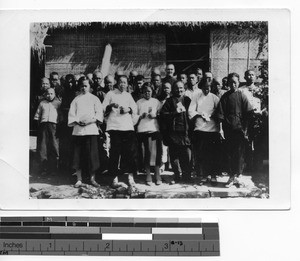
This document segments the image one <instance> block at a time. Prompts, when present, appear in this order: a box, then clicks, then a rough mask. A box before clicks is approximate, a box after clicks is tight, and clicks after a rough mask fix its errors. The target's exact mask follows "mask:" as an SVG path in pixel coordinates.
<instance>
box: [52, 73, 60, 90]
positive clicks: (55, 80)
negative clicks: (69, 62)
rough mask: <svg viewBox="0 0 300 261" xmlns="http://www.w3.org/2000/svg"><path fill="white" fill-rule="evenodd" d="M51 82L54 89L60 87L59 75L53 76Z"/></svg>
mask: <svg viewBox="0 0 300 261" xmlns="http://www.w3.org/2000/svg"><path fill="white" fill-rule="evenodd" d="M50 82H51V85H52V86H53V87H55V86H57V85H59V78H58V75H57V74H54V75H52V77H51V80H50Z"/></svg>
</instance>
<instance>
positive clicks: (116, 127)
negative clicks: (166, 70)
mask: <svg viewBox="0 0 300 261" xmlns="http://www.w3.org/2000/svg"><path fill="white" fill-rule="evenodd" d="M127 88H128V79H127V77H126V76H120V77H119V78H118V82H117V88H115V89H114V90H112V91H110V92H108V93H107V95H106V96H105V99H104V101H103V108H104V110H105V115H106V126H107V127H106V130H107V132H108V133H109V135H110V151H109V167H108V170H109V173H110V175H111V176H112V178H113V182H112V186H113V187H118V186H120V183H119V180H118V173H119V163H120V162H121V169H122V168H123V169H122V171H123V173H125V172H129V174H128V183H129V185H130V186H134V185H135V182H134V177H133V175H134V174H136V173H137V140H136V135H135V132H134V124H133V116H134V115H136V112H137V108H136V104H135V102H134V100H133V98H132V96H131V94H130V93H128V92H127Z"/></svg>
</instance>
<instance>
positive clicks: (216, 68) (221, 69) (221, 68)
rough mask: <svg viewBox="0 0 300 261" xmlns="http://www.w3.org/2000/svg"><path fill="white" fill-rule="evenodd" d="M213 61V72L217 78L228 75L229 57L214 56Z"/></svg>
mask: <svg viewBox="0 0 300 261" xmlns="http://www.w3.org/2000/svg"><path fill="white" fill-rule="evenodd" d="M211 62H212V68H213V70H212V73H213V75H214V77H215V78H217V79H222V78H223V77H225V76H227V75H228V70H227V68H228V59H227V58H214V59H212V60H211Z"/></svg>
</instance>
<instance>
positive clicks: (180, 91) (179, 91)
mask: <svg viewBox="0 0 300 261" xmlns="http://www.w3.org/2000/svg"><path fill="white" fill-rule="evenodd" d="M184 91H185V89H184V84H183V83H182V82H177V83H176V84H175V86H174V96H175V97H182V96H183V95H184Z"/></svg>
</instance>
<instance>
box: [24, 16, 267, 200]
mask: <svg viewBox="0 0 300 261" xmlns="http://www.w3.org/2000/svg"><path fill="white" fill-rule="evenodd" d="M30 37H31V60H30V63H31V64H30V179H29V182H30V197H32V198H38V199H48V198H49V199H55V198H61V199H64V198H90V199H100V198H152V199H153V198H160V199H161V198H163V199H165V198H211V197H217V198H228V197H256V198H262V199H267V198H268V197H269V147H268V142H269V133H268V132H269V127H268V126H269V124H268V123H269V109H268V99H269V98H268V97H269V95H268V92H269V85H268V78H269V74H268V44H269V43H268V22H267V21H247V22H244V21H239V22H235V21H222V22H218V21H213V22H201V21H198V22H189V21H186V22H176V21H170V22H123V23H117V22H116V23H115V22H88V23H85V22H74V23H72V22H57V23H32V24H31V25H30Z"/></svg>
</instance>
